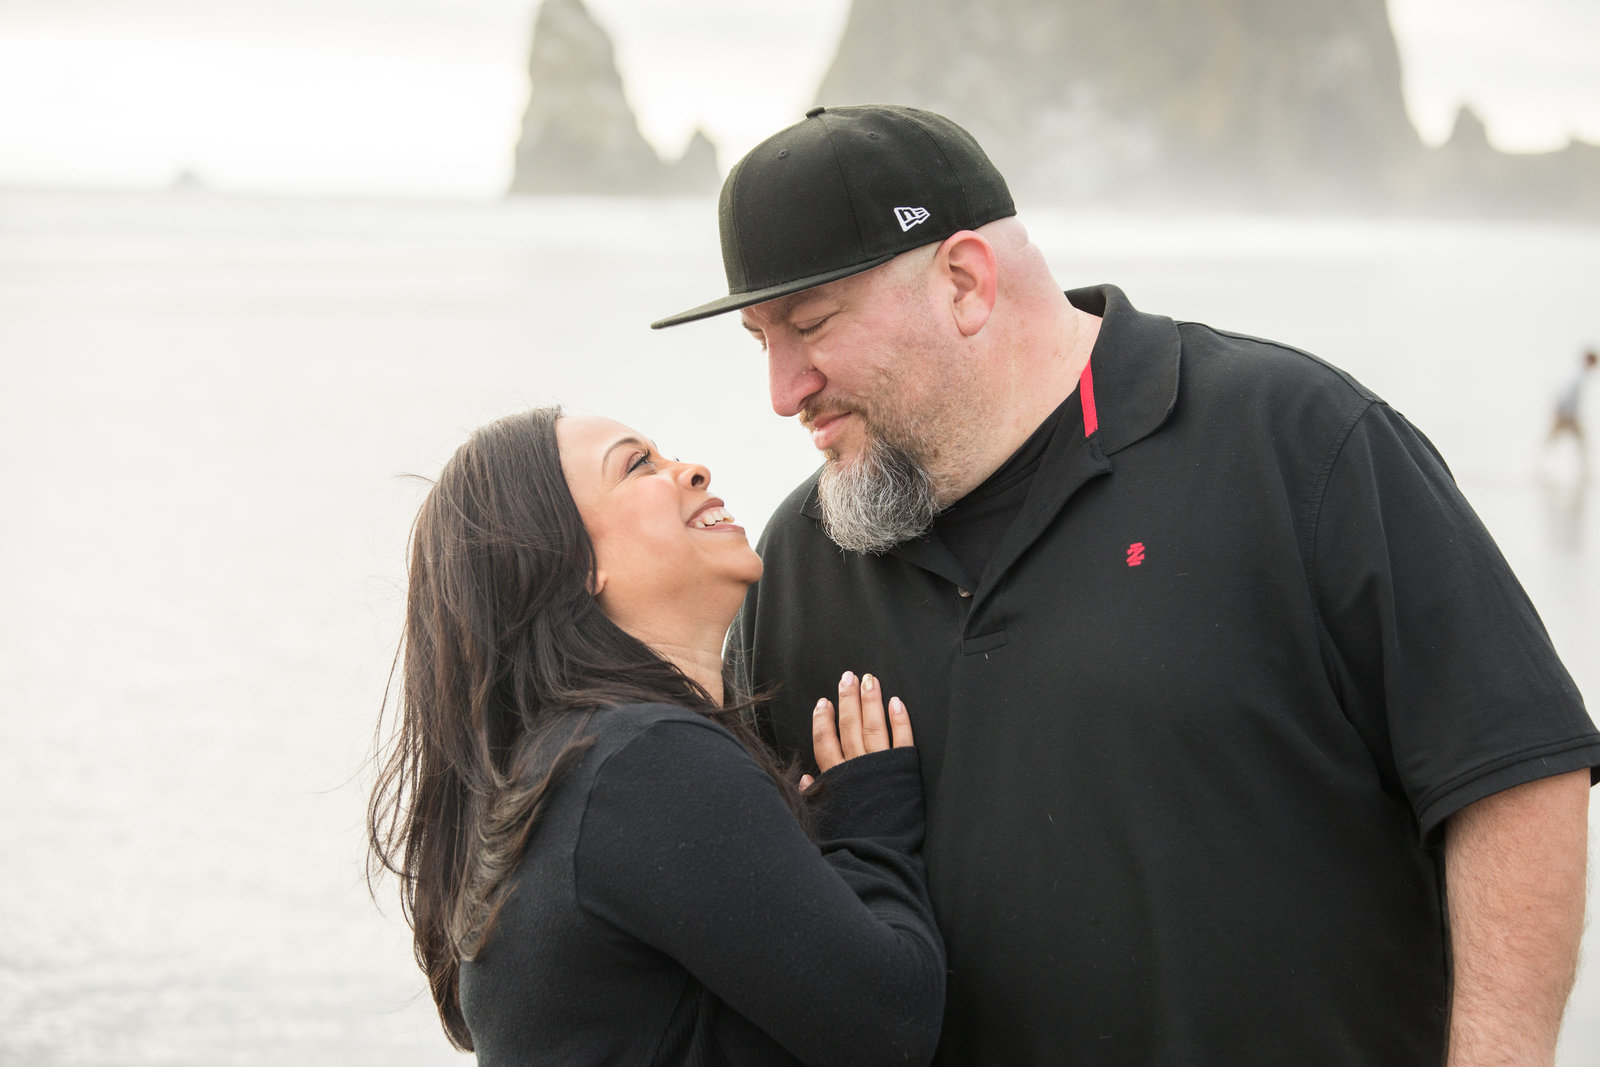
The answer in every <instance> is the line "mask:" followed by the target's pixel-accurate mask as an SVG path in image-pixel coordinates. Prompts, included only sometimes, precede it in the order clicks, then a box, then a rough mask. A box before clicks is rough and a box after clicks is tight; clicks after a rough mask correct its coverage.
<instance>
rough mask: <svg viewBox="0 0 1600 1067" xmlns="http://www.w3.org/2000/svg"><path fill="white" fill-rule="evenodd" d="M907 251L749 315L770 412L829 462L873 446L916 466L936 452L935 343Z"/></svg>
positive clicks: (916, 260) (916, 268)
mask: <svg viewBox="0 0 1600 1067" xmlns="http://www.w3.org/2000/svg"><path fill="white" fill-rule="evenodd" d="M928 258H929V256H928V255H927V254H926V253H925V252H924V251H922V250H918V251H914V252H910V253H907V254H906V255H905V256H902V257H900V258H898V259H895V260H891V261H890V262H889V263H886V264H884V265H883V266H881V267H876V268H874V269H872V270H869V271H865V272H863V273H861V274H857V275H854V276H852V277H849V278H843V279H841V280H839V281H836V282H830V283H828V284H827V285H820V286H817V287H816V288H815V289H807V290H805V291H804V292H801V293H796V294H794V295H793V296H788V297H782V298H780V299H778V300H771V301H768V302H767V303H764V304H757V305H755V306H754V307H751V308H746V309H745V311H744V313H743V315H742V318H743V320H744V326H745V329H747V330H748V331H750V334H751V336H753V337H754V338H755V339H756V340H757V341H758V342H760V344H761V346H762V348H763V349H765V350H766V353H767V370H768V385H769V389H770V392H771V397H772V409H773V410H774V411H776V412H777V413H778V414H779V415H783V416H786V417H787V416H790V415H798V416H799V417H800V422H801V424H802V425H804V426H805V427H806V429H807V430H809V431H810V433H811V441H812V444H813V445H815V446H816V448H817V449H818V450H819V451H821V452H822V453H823V454H824V455H825V456H826V457H827V458H828V460H829V461H830V463H831V464H841V465H845V466H848V465H850V464H853V463H855V462H857V461H858V459H859V458H860V457H861V456H862V454H863V453H864V451H865V450H866V449H867V447H868V440H869V438H877V439H879V440H881V441H883V442H885V443H887V444H890V445H893V446H895V447H898V448H900V449H903V450H904V451H905V452H906V453H908V454H909V455H910V456H911V457H912V458H913V459H914V460H916V461H917V462H919V463H923V464H927V463H929V462H930V461H931V460H932V459H933V458H934V457H935V456H936V455H937V453H938V450H939V449H938V433H939V430H940V429H941V427H939V426H938V425H937V422H936V421H935V420H933V419H932V418H930V416H933V415H935V414H937V413H938V409H939V408H940V407H941V406H942V405H940V404H939V403H938V402H937V398H936V397H935V396H933V395H932V394H933V393H934V392H935V391H936V389H937V387H938V385H939V383H938V382H936V381H934V380H932V375H931V374H930V373H929V372H930V370H931V369H932V367H931V364H932V363H933V360H932V358H931V357H933V356H934V354H935V352H936V349H937V347H938V344H939V341H940V337H939V335H938V333H937V330H936V327H935V323H934V316H933V313H932V309H931V307H930V306H929V303H928V295H927V287H926V285H925V284H924V280H923V278H922V275H921V271H922V268H924V267H925V266H926V264H927V260H928Z"/></svg>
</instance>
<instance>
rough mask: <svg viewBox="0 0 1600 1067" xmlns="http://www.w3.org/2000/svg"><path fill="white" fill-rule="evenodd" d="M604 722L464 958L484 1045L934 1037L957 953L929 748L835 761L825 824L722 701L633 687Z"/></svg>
mask: <svg viewBox="0 0 1600 1067" xmlns="http://www.w3.org/2000/svg"><path fill="white" fill-rule="evenodd" d="M586 731H587V732H588V733H589V734H590V735H591V736H592V737H593V739H594V741H593V745H592V747H590V748H589V749H588V750H587V751H586V752H585V753H583V755H582V756H581V758H580V759H579V761H578V762H577V763H575V764H573V765H572V766H571V767H570V768H569V769H568V770H567V771H566V772H565V773H564V774H563V775H562V776H561V777H560V779H559V780H558V781H557V783H556V784H555V786H554V788H553V791H552V795H551V796H550V798H549V800H548V803H547V805H546V807H545V809H544V811H543V813H542V814H541V815H540V817H539V820H538V822H537V823H536V824H535V828H534V830H533V833H532V836H531V838H530V840H529V842H528V847H527V852H526V854H525V856H524V858H523V860H522V862H521V864H520V865H519V866H518V868H517V870H516V873H515V875H514V888H513V889H512V890H511V893H510V896H509V898H508V900H507V902H506V904H505V907H504V908H503V910H502V911H501V912H500V915H499V918H498V920H497V922H496V924H495V927H494V929H493V931H492V932H491V934H490V936H489V939H488V941H487V943H486V944H485V945H484V947H483V949H482V950H481V951H480V952H479V953H478V955H477V957H476V958H475V959H473V960H469V961H465V962H463V964H462V967H461V1005H462V1009H463V1011H464V1013H465V1015H466V1020H467V1025H468V1027H469V1029H470V1030H471V1032H472V1038H473V1043H474V1045H475V1046H476V1049H477V1054H478V1062H479V1064H481V1065H483V1067H504V1065H511V1064H516V1065H518V1067H523V1065H528V1064H559V1065H561V1067H578V1065H582V1064H673V1065H675V1067H676V1065H680V1064H729V1065H743V1064H792V1063H797V1062H798V1063H806V1064H886V1063H894V1064H903V1063H926V1062H927V1061H928V1060H929V1059H931V1058H932V1055H933V1049H934V1046H935V1045H936V1044H937V1042H938V1036H939V1022H940V1017H941V1014H942V1012H943V1007H944V985H945V956H944V946H943V943H942V942H941V940H940V938H939V934H938V931H937V929H936V928H935V926H934V922H933V910H932V907H931V906H930V904H929V902H928V892H927V886H926V883H925V877H924V872H923V866H922V860H921V857H920V855H919V850H920V848H921V845H922V833H923V811H922V784H921V779H920V776H919V771H918V765H917V757H916V750H915V749H892V750H889V751H886V752H878V753H873V754H871V755H867V756H862V757H859V758H857V759H854V760H850V761H848V762H846V763H842V764H840V765H839V766H837V767H835V768H834V769H833V770H831V771H829V772H828V773H827V774H826V775H824V776H823V778H822V782H821V788H820V789H817V790H815V792H817V794H818V796H817V797H816V798H814V799H812V800H811V801H810V802H811V803H812V804H813V810H814V813H815V826H816V831H817V837H818V841H817V842H813V841H812V840H811V839H810V838H808V837H807V836H806V835H805V833H804V832H803V831H802V830H801V827H800V825H799V823H798V822H797V821H796V820H795V818H794V816H793V814H792V813H791V812H790V811H789V809H788V807H787V806H786V805H785V804H784V801H783V798H782V796H781V795H780V794H779V792H778V788H777V786H776V785H775V784H774V783H773V781H772V779H771V778H770V777H768V776H767V774H766V773H765V772H764V771H762V769H761V768H760V766H758V765H757V764H756V762H755V760H753V759H751V757H750V755H749V754H748V753H747V752H746V751H745V750H744V749H743V747H741V746H740V744H739V743H738V742H737V741H736V740H734V738H733V736H732V735H731V734H729V733H728V732H727V731H726V730H724V729H723V728H722V727H720V726H718V725H717V724H716V723H714V722H712V721H711V720H709V719H707V718H705V717H704V716H701V715H698V714H695V713H694V712H691V711H686V710H684V709H682V708H677V707H672V706H669V705H662V704H646V705H632V706H628V707H622V708H613V709H606V710H602V711H598V712H596V713H595V714H594V716H593V718H591V719H590V720H589V722H588V725H587V728H586Z"/></svg>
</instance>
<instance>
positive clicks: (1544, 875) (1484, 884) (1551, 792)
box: [1445, 770, 1589, 1067]
mask: <svg viewBox="0 0 1600 1067" xmlns="http://www.w3.org/2000/svg"><path fill="white" fill-rule="evenodd" d="M1588 842H1589V772H1588V771H1586V770H1585V771H1575V772H1573V773H1571V774H1560V775H1556V776H1555V777H1552V778H1544V779H1540V780H1538V781H1534V782H1529V783H1527V784H1526V785H1520V786H1517V787H1515V788H1513V789H1508V790H1506V791H1505V792H1503V793H1497V794H1495V795H1493V796H1489V797H1485V798H1484V799H1483V800H1480V801H1478V802H1476V803H1474V804H1469V805H1468V806H1467V807H1465V808H1463V809H1462V810H1461V811H1459V812H1457V813H1456V814H1455V815H1453V816H1451V818H1450V821H1449V823H1448V825H1447V826H1446V829H1445V885H1446V892H1447V893H1448V896H1449V906H1450V945H1451V950H1452V953H1453V955H1454V957H1455V996H1454V1001H1453V1003H1452V1005H1451V1020H1450V1059H1449V1067H1491V1065H1493V1067H1524V1065H1526V1067H1534V1065H1545V1067H1548V1065H1549V1064H1552V1063H1553V1062H1554V1060H1555V1050H1556V1035H1557V1033H1558V1032H1559V1030H1560V1028H1561V1013H1562V1011H1563V1010H1564V1009H1565V1007H1566V1003H1567V994H1568V993H1570V992H1571V991H1572V982H1573V979H1574V977H1575V976H1576V973H1577V966H1578V942H1579V940H1580V939H1581V937H1582V934H1583V904H1584V890H1585V880H1586V878H1585V876H1586V873H1587V851H1588Z"/></svg>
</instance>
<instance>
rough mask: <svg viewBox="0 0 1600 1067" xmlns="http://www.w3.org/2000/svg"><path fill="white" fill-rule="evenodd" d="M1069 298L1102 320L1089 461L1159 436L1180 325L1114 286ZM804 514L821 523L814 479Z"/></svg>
mask: <svg viewBox="0 0 1600 1067" xmlns="http://www.w3.org/2000/svg"><path fill="white" fill-rule="evenodd" d="M1066 297H1067V300H1069V301H1070V302H1071V303H1072V306H1073V307H1075V308H1078V309H1079V310H1080V311H1087V312H1089V313H1090V314H1091V315H1098V316H1100V320H1101V321H1100V334H1099V336H1098V337H1097V338H1096V339H1095V344H1094V352H1093V354H1092V355H1091V356H1090V364H1091V367H1092V370H1093V375H1094V379H1093V380H1094V400H1095V409H1096V421H1097V423H1098V429H1097V431H1096V433H1095V435H1094V437H1093V438H1091V441H1092V442H1093V443H1094V444H1096V445H1098V448H1097V449H1094V450H1093V452H1091V455H1092V454H1095V453H1098V455H1100V456H1110V455H1111V454H1113V453H1115V452H1118V451H1120V450H1122V449H1124V448H1127V447H1128V446H1129V445H1131V444H1134V443H1135V442H1137V441H1141V440H1143V439H1144V438H1146V437H1148V436H1150V435H1151V434H1153V433H1155V432H1156V431H1157V430H1158V429H1160V428H1161V425H1162V424H1163V423H1165V422H1166V421H1167V418H1168V416H1170V415H1171V414H1172V409H1173V406H1174V405H1175V404H1176V403H1177V401H1178V364H1179V341H1178V325H1177V323H1175V322H1173V321H1172V320H1171V319H1169V318H1167V317H1166V316H1164V315H1147V314H1145V313H1144V312H1142V311H1140V310H1138V309H1137V308H1135V307H1134V306H1133V304H1132V303H1131V302H1130V301H1129V300H1128V297H1127V295H1126V294H1125V293H1123V291H1122V290H1121V289H1119V288H1117V287H1116V286H1115V285H1092V286H1085V287H1083V288H1081V289H1069V290H1068V291H1067V293H1066ZM1062 451H1075V449H1072V448H1071V445H1070V442H1065V441H1060V440H1057V441H1055V442H1053V443H1052V446H1051V452H1054V453H1057V454H1058V456H1059V453H1060V452H1062ZM1046 456H1047V460H1048V459H1049V458H1050V455H1049V453H1047V454H1046ZM1058 461H1059V459H1058ZM800 511H801V513H802V514H804V515H806V516H808V517H810V518H812V519H817V520H820V519H821V518H822V511H821V506H820V505H819V504H818V503H817V486H816V482H815V476H813V481H812V484H811V489H810V492H808V493H807V494H806V499H805V503H804V504H803V505H802V506H801V508H800Z"/></svg>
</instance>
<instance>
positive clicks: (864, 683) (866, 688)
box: [861, 674, 878, 693]
mask: <svg viewBox="0 0 1600 1067" xmlns="http://www.w3.org/2000/svg"><path fill="white" fill-rule="evenodd" d="M877 684H878V680H877V679H876V678H874V677H873V676H872V675H870V674H863V675H862V676H861V691H862V692H863V693H870V692H872V689H873V687H874V686H876V685H877Z"/></svg>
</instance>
